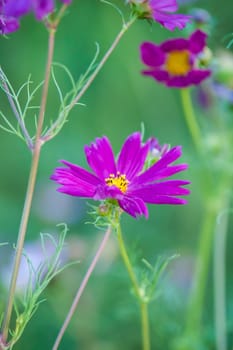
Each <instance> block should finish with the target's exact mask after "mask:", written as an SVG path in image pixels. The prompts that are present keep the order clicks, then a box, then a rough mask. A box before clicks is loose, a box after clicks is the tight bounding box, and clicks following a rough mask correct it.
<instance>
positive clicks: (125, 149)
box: [117, 132, 149, 180]
mask: <svg viewBox="0 0 233 350" xmlns="http://www.w3.org/2000/svg"><path fill="white" fill-rule="evenodd" d="M148 151H149V143H146V144H145V145H143V146H142V144H141V134H140V133H139V132H135V133H134V134H132V135H130V136H129V137H128V138H127V139H126V141H125V143H124V144H123V146H122V149H121V152H120V154H119V158H118V161H117V170H118V171H119V172H120V173H121V174H125V175H126V178H127V179H128V180H131V179H132V178H133V177H134V176H135V175H136V174H137V173H138V172H140V171H141V170H142V168H143V166H144V164H145V160H146V156H147V154H148Z"/></svg>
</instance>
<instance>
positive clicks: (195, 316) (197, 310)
mask: <svg viewBox="0 0 233 350" xmlns="http://www.w3.org/2000/svg"><path fill="white" fill-rule="evenodd" d="M217 213H218V210H216V208H213V207H207V210H206V215H205V218H204V222H203V227H202V230H201V235H200V242H199V250H198V255H197V263H196V271H195V276H194V288H193V290H192V294H191V297H190V304H189V309H188V314H187V330H186V331H187V334H190V333H194V334H195V335H196V336H197V338H199V336H200V334H199V333H200V330H201V317H202V310H203V303H204V296H205V289H206V282H207V279H208V271H209V262H210V256H211V251H212V241H213V232H214V226H215V221H216V217H217Z"/></svg>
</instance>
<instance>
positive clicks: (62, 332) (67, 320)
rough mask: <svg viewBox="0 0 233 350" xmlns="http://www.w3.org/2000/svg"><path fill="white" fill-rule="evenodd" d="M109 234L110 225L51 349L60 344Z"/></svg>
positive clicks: (54, 349) (53, 349) (56, 347)
mask: <svg viewBox="0 0 233 350" xmlns="http://www.w3.org/2000/svg"><path fill="white" fill-rule="evenodd" d="M110 234H111V227H109V228H108V229H107V231H106V232H105V235H104V238H103V239H102V241H101V243H100V245H99V248H98V250H97V252H96V254H95V256H94V258H93V260H92V262H91V264H90V266H89V268H88V270H87V272H86V274H85V276H84V278H83V280H82V283H81V285H80V287H79V289H78V291H77V293H76V295H75V297H74V300H73V303H72V305H71V307H70V310H69V312H68V314H67V316H66V319H65V321H64V323H63V325H62V327H61V329H60V331H59V333H58V336H57V339H56V341H55V343H54V345H53V348H52V350H57V349H58V346H59V345H60V342H61V340H62V338H63V335H64V333H65V331H66V329H67V327H68V325H69V323H70V321H71V319H72V317H73V315H74V313H75V311H76V309H77V306H78V303H79V300H80V298H81V296H82V294H83V291H84V289H85V288H86V285H87V283H88V281H89V278H90V276H91V274H92V272H93V270H94V268H95V267H96V264H97V262H98V260H99V257H100V255H101V253H102V252H103V250H104V247H105V245H106V243H107V241H108V239H109V236H110Z"/></svg>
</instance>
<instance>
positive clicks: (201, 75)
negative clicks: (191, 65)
mask: <svg viewBox="0 0 233 350" xmlns="http://www.w3.org/2000/svg"><path fill="white" fill-rule="evenodd" d="M211 73H212V72H211V70H208V69H205V70H204V69H203V70H201V69H195V70H192V71H191V72H190V73H189V79H190V81H191V82H192V84H194V85H198V84H200V83H201V82H202V81H203V80H205V79H207V78H208V77H209V76H210V75H211Z"/></svg>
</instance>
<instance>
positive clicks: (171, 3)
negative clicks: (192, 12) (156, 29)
mask: <svg viewBox="0 0 233 350" xmlns="http://www.w3.org/2000/svg"><path fill="white" fill-rule="evenodd" d="M128 3H130V4H131V6H132V8H133V10H134V12H135V13H136V14H137V15H138V17H139V18H152V19H154V20H155V21H156V22H158V23H160V24H161V25H162V26H163V27H165V28H167V29H169V30H174V29H175V28H178V29H183V28H184V27H185V26H186V24H187V23H188V22H189V21H190V19H191V16H187V15H181V14H173V12H176V11H177V10H178V4H177V1H176V0H128Z"/></svg>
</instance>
